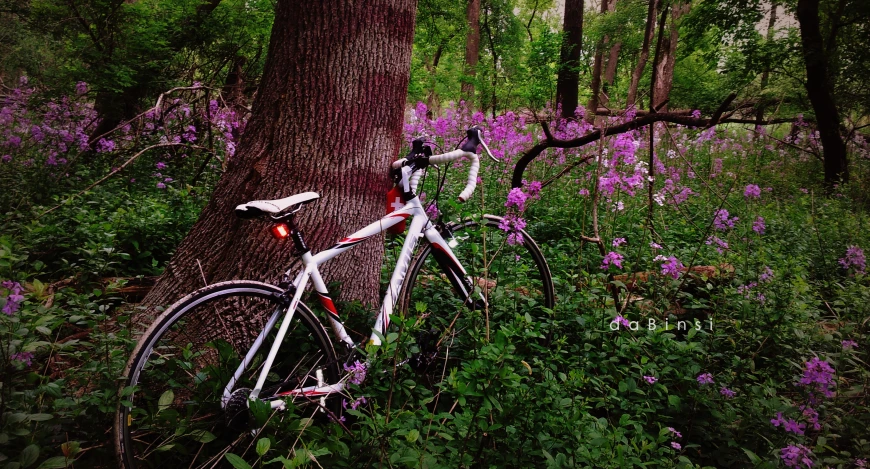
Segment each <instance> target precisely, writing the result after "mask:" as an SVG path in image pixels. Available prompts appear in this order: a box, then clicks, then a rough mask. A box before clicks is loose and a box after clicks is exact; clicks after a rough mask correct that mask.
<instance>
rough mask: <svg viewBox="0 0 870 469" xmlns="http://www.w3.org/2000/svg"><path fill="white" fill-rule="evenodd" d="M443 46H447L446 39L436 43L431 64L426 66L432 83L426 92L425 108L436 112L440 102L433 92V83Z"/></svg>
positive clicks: (435, 80) (435, 79)
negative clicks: (436, 47)
mask: <svg viewBox="0 0 870 469" xmlns="http://www.w3.org/2000/svg"><path fill="white" fill-rule="evenodd" d="M445 47H447V41H443V42H441V43H440V44H438V49H436V50H435V55H434V56H433V57H432V64H431V65H428V66H427V67H426V69H427V70H428V72H429V79H430V80H431V83H432V86H431V87H430V88H429V93H427V94H426V108H428V109H429V110H430V111H432V112H435V113H437V112H438V110H439V108H440V107H441V105H440V104H441V103H440V102H439V101H438V93H436V92H435V85H436V84H437V78H436V76H435V74H436V73H437V72H438V63H439V62H441V55H442V54H443V53H444V48H445Z"/></svg>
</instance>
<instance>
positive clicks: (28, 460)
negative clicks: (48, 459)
mask: <svg viewBox="0 0 870 469" xmlns="http://www.w3.org/2000/svg"><path fill="white" fill-rule="evenodd" d="M37 458H39V446H36V445H30V446H27V447H25V448H24V449H23V450H22V451H21V458H19V459H20V460H21V467H27V466H30V465H31V464H33V463H35V462H36V459H37Z"/></svg>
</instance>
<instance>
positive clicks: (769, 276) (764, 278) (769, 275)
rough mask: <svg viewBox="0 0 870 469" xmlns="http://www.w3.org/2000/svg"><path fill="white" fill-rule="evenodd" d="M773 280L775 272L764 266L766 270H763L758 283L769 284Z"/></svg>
mask: <svg viewBox="0 0 870 469" xmlns="http://www.w3.org/2000/svg"><path fill="white" fill-rule="evenodd" d="M771 280H773V270H771V268H770V267H768V266H764V270H762V271H761V275H759V276H758V281H759V282H761V283H767V282H770V281H771Z"/></svg>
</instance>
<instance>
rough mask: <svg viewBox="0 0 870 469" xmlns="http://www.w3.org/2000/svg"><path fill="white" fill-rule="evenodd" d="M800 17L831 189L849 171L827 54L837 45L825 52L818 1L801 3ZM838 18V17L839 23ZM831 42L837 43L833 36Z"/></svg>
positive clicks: (809, 85) (846, 177) (808, 85)
mask: <svg viewBox="0 0 870 469" xmlns="http://www.w3.org/2000/svg"><path fill="white" fill-rule="evenodd" d="M797 17H798V22H799V23H800V29H801V46H802V49H803V53H804V62H805V63H806V66H807V81H806V88H807V96H809V98H810V103H811V104H812V105H813V111H814V112H815V114H816V125H817V126H818V129H819V136H820V137H821V140H822V148H823V149H824V152H825V159H824V166H825V183H826V184H827V185H828V186H829V187H830V186H833V185H834V184H836V183H838V182H848V181H849V168H848V162H847V159H846V144H845V143H843V139H842V138H841V137H840V131H839V128H840V113H839V111H837V106H836V104H835V103H834V98H833V96H831V92H830V88H831V83H830V78H829V77H828V64H827V60H826V53H828V54H830V53H831V52H832V51H833V48H834V46H833V45H832V44H828V48H827V49H825V44H824V41H823V40H822V32H821V29H820V27H819V0H798V2H797ZM837 20H838V18H835V19H834V21H835V22H836V21H837ZM829 40H830V41H836V37H831V38H830V39H829Z"/></svg>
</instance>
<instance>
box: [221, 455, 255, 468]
mask: <svg viewBox="0 0 870 469" xmlns="http://www.w3.org/2000/svg"><path fill="white" fill-rule="evenodd" d="M224 457H226V458H227V461H229V462H230V464H232V465H233V467H235V468H236V469H251V465H250V464H248V463H246V462H245V460H244V459H242V458H240V457H238V456H236V455H235V454H233V453H227V454H226V455H224Z"/></svg>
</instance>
